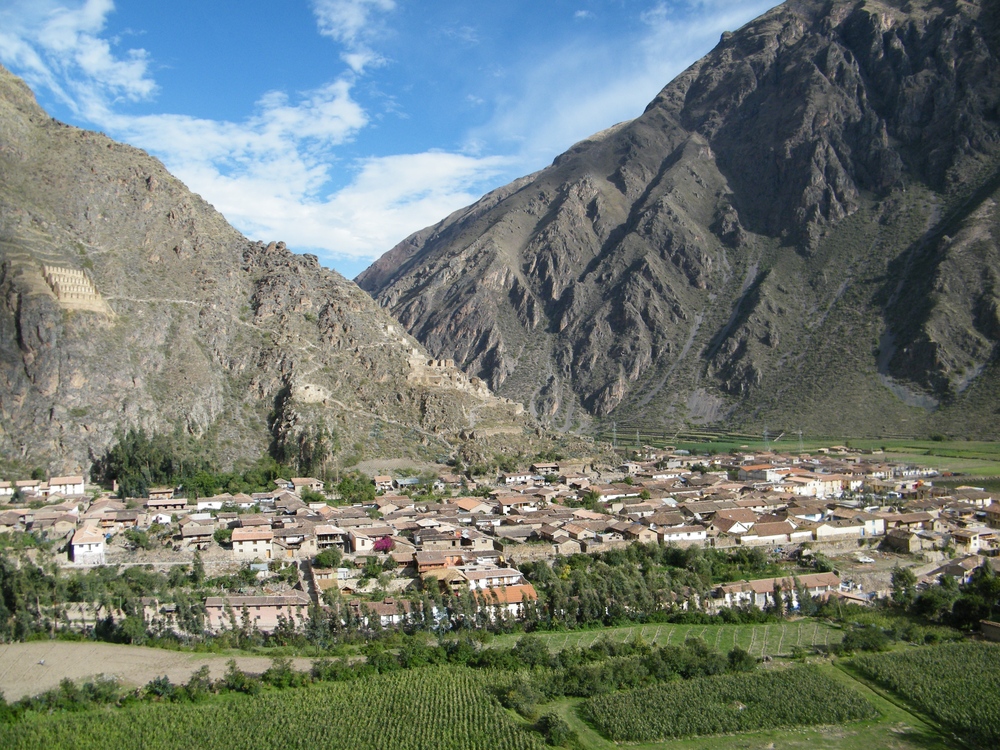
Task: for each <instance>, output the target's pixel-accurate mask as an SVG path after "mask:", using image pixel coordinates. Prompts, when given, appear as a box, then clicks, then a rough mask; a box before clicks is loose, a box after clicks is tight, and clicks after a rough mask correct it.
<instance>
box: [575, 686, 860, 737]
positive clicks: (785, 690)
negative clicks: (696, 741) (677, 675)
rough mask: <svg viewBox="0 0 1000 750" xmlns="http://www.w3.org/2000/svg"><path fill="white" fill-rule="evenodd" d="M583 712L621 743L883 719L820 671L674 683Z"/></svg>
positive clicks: (590, 705) (597, 701)
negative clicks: (877, 717) (876, 718)
mask: <svg viewBox="0 0 1000 750" xmlns="http://www.w3.org/2000/svg"><path fill="white" fill-rule="evenodd" d="M584 712H585V713H586V715H587V717H588V718H589V719H590V720H591V721H592V722H593V723H594V725H595V726H596V727H597V728H598V729H599V730H600V731H601V732H602V733H603V734H605V735H606V736H608V737H609V738H611V739H613V740H615V741H618V742H651V741H654V740H661V739H665V738H670V737H693V736H699V735H712V734H725V733H731V732H751V731H757V730H762V729H777V728H783V727H796V726H810V725H815V724H841V723H844V722H848V721H857V720H860V719H870V718H874V717H876V716H877V715H878V712H877V711H876V709H875V707H874V706H872V705H871V704H870V703H869V702H868V701H867V700H865V698H864V697H863V696H861V694H859V693H857V692H855V691H853V690H851V689H849V688H847V687H844V686H842V685H840V684H839V683H837V682H834V681H833V680H831V679H830V678H829V677H827V676H825V675H823V674H822V673H821V672H820V671H819V670H818V669H817V668H815V667H795V668H792V669H788V670H783V671H775V672H757V673H752V674H729V675H722V676H717V677H704V678H701V679H694V680H688V681H681V682H671V683H667V684H662V685H656V686H654V687H649V688H641V689H638V690H631V691H627V692H621V693H613V694H611V695H603V696H598V697H595V698H591V699H590V700H588V701H587V702H586V703H585V704H584Z"/></svg>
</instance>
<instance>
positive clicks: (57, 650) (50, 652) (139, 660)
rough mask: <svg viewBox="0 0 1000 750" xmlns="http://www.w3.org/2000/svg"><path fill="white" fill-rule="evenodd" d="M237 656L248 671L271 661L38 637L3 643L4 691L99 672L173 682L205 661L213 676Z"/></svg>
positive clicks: (137, 681) (136, 682)
mask: <svg viewBox="0 0 1000 750" xmlns="http://www.w3.org/2000/svg"><path fill="white" fill-rule="evenodd" d="M230 658H235V659H236V663H237V664H238V665H239V668H240V669H242V670H243V671H244V672H251V673H255V674H259V673H261V672H263V671H264V670H265V669H267V668H268V667H269V666H271V659H270V658H269V657H266V656H237V657H231V656H227V655H224V654H221V655H220V654H192V653H186V652H182V651H167V650H164V649H158V648H144V647H142V646H124V645H118V644H114V643H93V642H78V643H74V642H70V641H34V642H31V643H11V644H5V645H0V690H2V691H3V694H4V697H5V698H6V699H7V700H8V701H14V700H17V699H19V698H22V697H24V696H26V695H36V694H38V693H41V692H44V691H46V690H50V689H52V688H54V687H58V685H59V682H60V681H61V680H62V679H63V678H65V677H68V678H69V679H71V680H73V681H74V682H80V681H83V680H85V679H87V678H89V677H94V676H96V675H98V674H104V675H107V676H114V677H117V678H118V680H119V681H120V682H121V683H122V684H124V685H132V686H140V685H145V684H146V683H147V682H149V681H150V680H152V679H154V678H155V677H161V676H162V675H166V676H167V677H169V678H170V681H171V682H173V683H175V684H180V683H184V682H187V681H188V679H189V678H190V677H191V674H192V673H193V672H195V671H196V670H198V669H199V668H200V667H201V666H202V665H203V664H207V665H208V666H209V669H210V670H211V673H212V678H213V679H216V678H219V677H222V676H223V675H224V674H225V672H226V662H228V661H229V659H230ZM292 663H293V664H294V666H295V669H298V670H303V671H305V670H308V669H309V667H310V666H311V664H312V660H311V659H305V658H297V659H292Z"/></svg>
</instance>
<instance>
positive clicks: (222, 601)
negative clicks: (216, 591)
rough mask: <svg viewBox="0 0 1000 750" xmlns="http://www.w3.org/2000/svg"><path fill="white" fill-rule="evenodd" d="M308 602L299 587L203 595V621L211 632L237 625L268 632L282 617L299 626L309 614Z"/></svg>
mask: <svg viewBox="0 0 1000 750" xmlns="http://www.w3.org/2000/svg"><path fill="white" fill-rule="evenodd" d="M310 604H311V600H310V599H309V597H308V596H307V595H306V594H305V593H303V592H301V591H292V592H290V593H288V594H285V595H281V596H224V597H223V596H210V597H208V598H207V599H205V617H206V625H207V627H208V629H209V630H210V631H212V632H213V633H219V632H221V631H223V630H230V629H239V628H241V627H249V628H255V629H256V630H259V631H260V632H262V633H269V632H271V631H273V630H274V629H275V628H277V627H278V625H279V624H280V623H281V621H282V620H285V621H288V622H291V623H292V624H293V625H294V626H296V627H302V626H304V625H305V623H306V620H307V619H308V617H309V605H310Z"/></svg>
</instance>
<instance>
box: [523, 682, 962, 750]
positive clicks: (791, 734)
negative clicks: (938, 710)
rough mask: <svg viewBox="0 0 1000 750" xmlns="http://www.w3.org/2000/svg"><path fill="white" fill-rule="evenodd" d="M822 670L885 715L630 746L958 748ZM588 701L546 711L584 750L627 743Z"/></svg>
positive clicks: (609, 749) (667, 749) (876, 696)
mask: <svg viewBox="0 0 1000 750" xmlns="http://www.w3.org/2000/svg"><path fill="white" fill-rule="evenodd" d="M820 669H822V670H823V672H824V674H826V675H827V676H829V677H830V678H831V679H833V680H836V681H837V682H839V683H841V684H843V685H845V686H848V687H851V688H852V689H854V690H857V691H858V692H859V693H861V694H862V695H863V696H864V697H865V698H866V699H867V700H868V701H870V702H871V703H872V704H873V705H874V706H875V707H876V708H877V709H878V711H879V714H880V717H879V718H878V719H873V720H870V721H859V722H852V723H850V724H841V725H836V726H820V727H803V728H798V729H781V730H771V731H764V732H747V733H741V734H734V735H727V736H715V737H696V738H689V739H682V740H669V741H666V742H656V743H646V744H636V745H633V744H630V745H628V747H629V748H632V749H633V750H748V749H752V750H758V749H759V750H767V749H771V750H774V749H777V748H780V749H781V750H874V749H875V748H878V750H949V749H953V748H954V747H955V744H954V742H953V741H952V740H950V739H948V738H946V737H945V736H944V735H942V733H941V732H940V731H939V730H938V729H937V728H936V727H935V726H934V725H933V724H931V723H930V722H928V721H927V720H925V719H923V718H922V717H920V716H918V715H916V714H914V713H911V712H910V711H908V710H907V709H905V708H901V707H900V706H898V705H896V703H894V702H892V701H890V700H888V699H887V698H886V697H885V696H884V695H883V694H882V693H881V692H878V691H875V690H872V689H871V688H870V687H868V686H867V685H866V684H864V683H862V682H859V681H857V680H855V679H853V678H852V677H851V676H849V675H847V674H844V673H843V672H841V671H840V670H839V669H836V668H835V667H833V666H830V665H822V666H821V667H820ZM582 702H583V701H582V699H564V700H560V701H557V702H554V703H552V704H548V705H546V706H541V707H540V710H541V711H542V712H547V711H555V712H556V713H558V714H559V715H560V716H562V717H563V718H564V719H565V720H566V721H567V723H568V724H569V725H570V727H571V728H572V729H573V730H574V731H575V732H576V734H577V737H578V738H579V740H580V747H581V750H613V749H614V748H620V747H623V746H622V745H618V744H616V743H614V742H611V741H609V740H607V739H605V738H604V737H602V736H601V735H600V734H598V733H597V732H596V731H595V730H594V729H593V728H592V727H591V726H590V725H589V724H587V723H586V722H584V721H583V720H582V719H581V718H580V715H579V713H578V711H577V708H578V706H579V705H580V704H581V703H582Z"/></svg>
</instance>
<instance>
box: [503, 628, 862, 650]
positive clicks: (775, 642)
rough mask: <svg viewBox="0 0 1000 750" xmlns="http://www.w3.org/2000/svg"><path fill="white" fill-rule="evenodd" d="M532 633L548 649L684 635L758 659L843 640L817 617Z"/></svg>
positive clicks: (653, 641)
mask: <svg viewBox="0 0 1000 750" xmlns="http://www.w3.org/2000/svg"><path fill="white" fill-rule="evenodd" d="M533 635H534V636H535V637H537V638H539V639H541V640H542V641H544V643H545V645H546V646H548V647H549V650H550V651H553V652H556V651H561V650H562V649H564V648H574V647H575V648H589V647H590V646H592V645H593V644H594V643H596V642H597V641H598V640H599V639H601V638H606V639H609V640H611V641H614V642H616V643H631V642H634V641H636V640H642V641H643V642H645V643H647V644H649V645H653V646H668V645H669V646H681V645H683V644H684V641H686V640H687V639H688V638H701V639H703V640H704V641H705V643H707V644H708V645H709V646H710V647H712V648H714V649H715V650H717V651H721V652H722V653H727V652H729V651H730V650H731V649H733V648H734V647H736V646H739V647H740V648H742V649H743V650H744V651H747V652H749V653H750V654H752V655H753V656H756V657H758V658H760V657H763V656H784V655H788V654H791V653H792V649H793V648H796V647H797V648H801V649H806V650H809V649H811V648H813V647H816V646H819V647H822V648H823V649H825V648H827V647H830V646H834V645H836V644H838V643H840V641H841V640H842V639H843V637H844V634H843V631H842V630H841V629H840V628H836V627H833V626H832V625H829V624H827V623H825V622H823V621H821V620H813V619H808V620H797V621H793V622H773V623H765V624H755V625H670V624H667V623H662V624H660V623H653V624H649V625H633V626H629V627H619V628H597V629H594V630H572V631H566V632H556V633H545V632H536V633H533ZM519 637H520V636H518V635H505V636H499V637H497V638H495V639H494V640H493V641H492V644H493V645H495V646H499V647H503V648H510V647H512V646H513V645H514V644H515V643H516V642H517V639H518V638H519Z"/></svg>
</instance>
